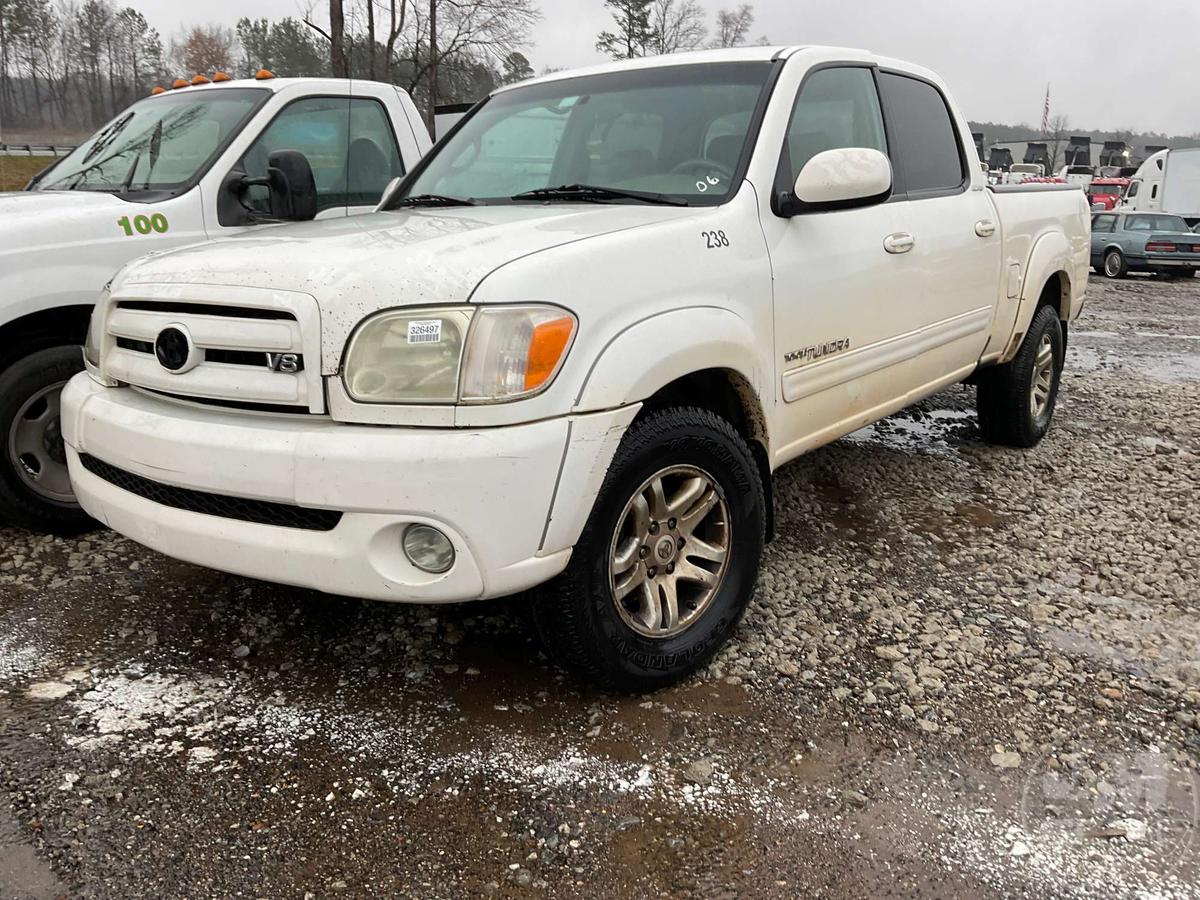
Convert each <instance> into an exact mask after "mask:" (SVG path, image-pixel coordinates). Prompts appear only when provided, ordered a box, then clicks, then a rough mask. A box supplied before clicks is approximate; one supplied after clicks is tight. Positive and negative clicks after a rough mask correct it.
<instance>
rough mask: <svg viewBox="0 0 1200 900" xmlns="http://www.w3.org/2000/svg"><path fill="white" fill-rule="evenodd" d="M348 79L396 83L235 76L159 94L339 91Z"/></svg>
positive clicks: (342, 79) (171, 89)
mask: <svg viewBox="0 0 1200 900" xmlns="http://www.w3.org/2000/svg"><path fill="white" fill-rule="evenodd" d="M347 80H351V81H354V82H356V83H358V84H374V85H379V86H381V87H390V88H395V87H396V86H395V85H390V84H385V83H384V82H380V81H371V80H369V79H366V78H354V79H345V78H275V77H271V78H234V79H231V80H230V81H219V82H210V83H208V84H190V83H189V84H188V86H187V87H179V88H172V87H168V86H166V85H164V87H166V90H165V91H164V92H163V93H161V94H158V95H157V96H159V97H165V96H167V95H168V94H185V93H192V92H193V91H223V90H227V89H228V88H247V87H252V88H265V89H267V90H269V91H272V92H274V93H278V92H279V91H282V90H284V89H285V88H289V87H291V86H293V85H296V84H303V85H306V86H308V87H310V88H316V89H320V90H328V91H338V90H345V87H346V82H347Z"/></svg>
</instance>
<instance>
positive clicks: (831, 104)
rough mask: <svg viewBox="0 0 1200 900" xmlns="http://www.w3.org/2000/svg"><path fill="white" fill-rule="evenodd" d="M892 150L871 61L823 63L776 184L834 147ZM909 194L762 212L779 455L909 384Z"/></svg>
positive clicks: (803, 99)
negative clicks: (904, 340) (870, 202)
mask: <svg viewBox="0 0 1200 900" xmlns="http://www.w3.org/2000/svg"><path fill="white" fill-rule="evenodd" d="M846 147H864V148H871V149H875V150H880V151H882V152H885V153H886V152H887V151H888V142H887V138H886V132H885V129H884V122H883V115H882V112H881V105H880V101H879V94H878V90H877V88H876V80H875V74H874V71H873V70H872V69H871V68H870V67H867V66H856V65H845V66H833V67H827V68H820V69H817V70H815V71H814V72H812V73H811V74H809V75H808V77H807V78H806V79H805V80H804V82H803V84H802V85H801V87H800V91H799V95H798V97H797V99H796V103H795V106H794V108H793V111H792V115H791V120H790V123H789V126H788V131H787V137H786V146H785V147H784V149H783V154H782V157H781V160H780V165H779V176H778V178H777V182H776V189H777V190H790V189H791V185H792V184H794V183H795V180H796V176H797V175H798V174H799V173H800V170H801V168H803V166H804V164H805V163H807V162H808V161H809V160H810V159H811V158H812V157H813V156H815V155H816V154H818V153H821V152H823V151H826V150H834V149H840V148H846ZM906 213H907V204H906V203H903V202H901V203H880V204H876V205H874V206H868V207H865V208H859V209H847V210H840V211H832V212H819V213H812V214H802V215H797V216H793V217H791V218H784V217H781V216H765V217H764V222H763V227H764V232H765V234H766V237H767V243H768V248H769V251H770V255H771V266H772V271H773V276H774V282H775V313H774V314H775V357H776V372H777V374H778V378H779V381H778V389H779V392H780V397H781V402H780V406H779V408H780V416H779V424H778V432H779V437H780V440H779V441H778V442H776V448H777V456H778V457H779V460H780V461H782V460H783V459H786V458H790V457H792V456H795V455H798V454H799V453H802V452H804V451H805V450H807V449H809V448H811V447H814V446H817V445H819V444H822V443H825V442H827V441H829V440H833V439H834V438H837V437H839V436H840V435H841V434H844V433H846V432H848V431H851V430H853V429H854V428H856V427H858V426H859V425H861V424H865V423H867V422H869V421H871V420H872V419H874V418H875V417H876V416H877V411H878V410H880V409H883V408H886V407H887V406H889V405H890V404H892V403H893V402H894V401H895V400H896V398H897V397H902V396H903V395H904V394H905V392H906V391H907V384H906V382H905V379H904V378H903V377H899V376H898V373H899V371H900V370H901V369H902V368H903V363H904V361H905V355H904V348H903V347H902V346H901V345H900V344H899V343H898V341H897V339H898V338H899V337H900V336H901V335H902V334H903V333H904V332H905V331H906V330H908V329H909V327H910V324H911V311H910V307H911V304H912V302H913V301H914V299H915V285H916V283H917V282H916V278H915V274H916V273H915V272H914V268H913V265H912V259H913V250H914V248H915V244H914V242H913V235H912V229H911V226H910V224H909V223H908V221H907V220H906Z"/></svg>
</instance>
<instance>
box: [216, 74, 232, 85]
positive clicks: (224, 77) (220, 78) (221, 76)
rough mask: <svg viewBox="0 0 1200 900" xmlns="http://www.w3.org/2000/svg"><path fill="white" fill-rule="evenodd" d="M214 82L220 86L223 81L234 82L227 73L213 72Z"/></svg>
mask: <svg viewBox="0 0 1200 900" xmlns="http://www.w3.org/2000/svg"><path fill="white" fill-rule="evenodd" d="M212 80H213V83H214V84H220V83H221V82H222V81H233V79H232V78H230V77H229V75H228V74H226V73H225V72H213V77H212Z"/></svg>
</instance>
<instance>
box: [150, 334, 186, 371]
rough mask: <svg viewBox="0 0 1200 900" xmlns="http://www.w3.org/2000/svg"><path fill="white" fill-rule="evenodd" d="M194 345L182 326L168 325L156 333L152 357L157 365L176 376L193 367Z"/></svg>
mask: <svg viewBox="0 0 1200 900" xmlns="http://www.w3.org/2000/svg"><path fill="white" fill-rule="evenodd" d="M195 355H196V353H195V345H193V344H192V338H191V335H189V334H188V333H187V330H186V329H184V328H183V326H182V325H170V326H168V327H166V328H164V329H163V330H162V331H160V332H159V333H158V338H157V339H156V340H155V341H154V356H155V357H156V358H157V359H158V362H159V365H161V366H162V367H163V368H164V369H166V370H167V371H169V372H173V373H175V374H176V375H178V374H180V373H182V372H186V371H187V370H188V369H191V368H193V367H194V366H195V363H196V360H195Z"/></svg>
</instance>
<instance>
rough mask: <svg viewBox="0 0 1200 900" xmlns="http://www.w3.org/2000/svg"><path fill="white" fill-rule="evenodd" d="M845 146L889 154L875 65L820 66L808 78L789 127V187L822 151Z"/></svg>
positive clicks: (798, 98)
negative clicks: (873, 69)
mask: <svg viewBox="0 0 1200 900" xmlns="http://www.w3.org/2000/svg"><path fill="white" fill-rule="evenodd" d="M845 147H867V148H869V149H871V150H879V151H881V152H883V153H887V139H886V137H885V135H884V129H883V115H882V113H881V112H880V110H879V95H878V94H877V93H876V91H875V79H874V78H873V77H872V76H871V70H870V69H852V68H842V69H820V70H818V71H816V72H814V73H813V74H812V75H810V76H809V77H808V79H807V80H806V81H805V82H804V87H803V88H802V89H801V91H800V96H799V97H797V98H796V106H795V108H794V109H793V110H792V120H791V123H790V124H789V125H788V133H787V147H786V150H785V152H786V154H787V160H788V165H789V166H790V176H791V177H790V178H789V179H788V181H787V184H788V189H789V190H790V188H791V185H792V184H794V183H795V181H796V176H797V175H799V174H800V170H801V169H803V168H804V164H805V163H807V162H808V161H809V160H810V159H812V158H813V157H814V156H816V155H817V154H818V153H823V152H825V151H826V150H840V149H842V148H845Z"/></svg>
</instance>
